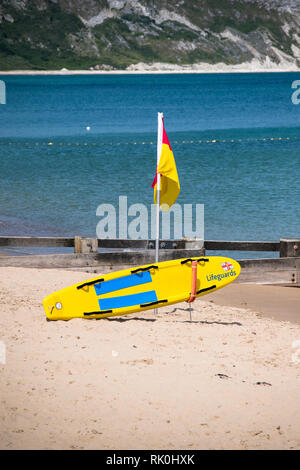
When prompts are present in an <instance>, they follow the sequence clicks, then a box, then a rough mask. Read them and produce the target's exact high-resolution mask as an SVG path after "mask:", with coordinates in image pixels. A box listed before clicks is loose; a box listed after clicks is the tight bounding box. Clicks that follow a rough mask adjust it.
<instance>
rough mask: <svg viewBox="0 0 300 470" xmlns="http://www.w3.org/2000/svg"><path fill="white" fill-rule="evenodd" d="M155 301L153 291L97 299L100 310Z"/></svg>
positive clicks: (155, 297)
mask: <svg viewBox="0 0 300 470" xmlns="http://www.w3.org/2000/svg"><path fill="white" fill-rule="evenodd" d="M156 300H157V296H156V292H155V290H150V291H149V292H140V293H139V294H132V295H123V296H122V297H110V298H108V299H99V305H100V310H111V309H113V308H123V307H131V306H132V305H140V304H147V303H148V302H155V301H156Z"/></svg>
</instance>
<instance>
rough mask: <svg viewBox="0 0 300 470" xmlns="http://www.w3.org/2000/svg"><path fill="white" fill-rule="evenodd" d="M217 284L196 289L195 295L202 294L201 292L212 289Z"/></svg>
mask: <svg viewBox="0 0 300 470" xmlns="http://www.w3.org/2000/svg"><path fill="white" fill-rule="evenodd" d="M216 287H217V286H216V285H215V286H210V287H205V289H200V290H197V295H198V294H202V292H206V291H208V290H212V289H215V288H216Z"/></svg>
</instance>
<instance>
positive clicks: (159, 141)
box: [154, 113, 163, 314]
mask: <svg viewBox="0 0 300 470" xmlns="http://www.w3.org/2000/svg"><path fill="white" fill-rule="evenodd" d="M162 118H163V113H158V114H157V121H158V122H157V124H158V125H157V168H158V165H159V160H160V155H161V146H162V130H163V125H162ZM159 207H160V174H159V173H157V184H156V238H155V262H156V263H158V261H159V228H160V227H159V225H160V224H159ZM157 312H158V309H157V308H156V309H154V313H155V314H157Z"/></svg>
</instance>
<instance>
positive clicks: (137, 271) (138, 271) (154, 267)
mask: <svg viewBox="0 0 300 470" xmlns="http://www.w3.org/2000/svg"><path fill="white" fill-rule="evenodd" d="M150 269H158V266H155V264H152V265H151V266H147V267H146V268H137V269H133V270H132V271H131V274H136V273H142V272H144V271H150Z"/></svg>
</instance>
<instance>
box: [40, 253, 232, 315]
mask: <svg viewBox="0 0 300 470" xmlns="http://www.w3.org/2000/svg"><path fill="white" fill-rule="evenodd" d="M194 260H197V294H196V296H197V297H199V296H201V295H205V294H208V293H210V292H213V291H215V290H217V289H220V288H221V287H225V286H226V285H227V284H229V283H231V282H232V281H234V280H235V279H236V278H237V277H238V275H239V274H240V271H241V267H240V265H239V263H238V262H237V261H235V260H232V259H229V258H224V257H220V256H211V257H202V258H185V259H177V260H172V261H164V262H161V263H154V264H149V265H145V266H140V267H138V268H131V269H126V270H123V271H117V272H114V273H109V274H105V275H103V276H98V277H96V278H94V279H90V280H88V281H84V282H81V283H79V284H75V285H73V286H70V287H66V288H65V289H62V290H59V291H57V292H55V293H54V294H51V295H48V296H47V297H45V298H44V300H43V305H44V308H45V312H46V316H47V318H48V319H49V320H70V319H71V318H105V317H112V316H117V315H127V314H129V313H134V312H140V311H144V310H149V309H153V308H159V307H164V306H166V305H171V304H176V303H178V302H182V301H185V300H188V299H189V297H190V294H191V288H192V287H191V286H192V261H194Z"/></svg>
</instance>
